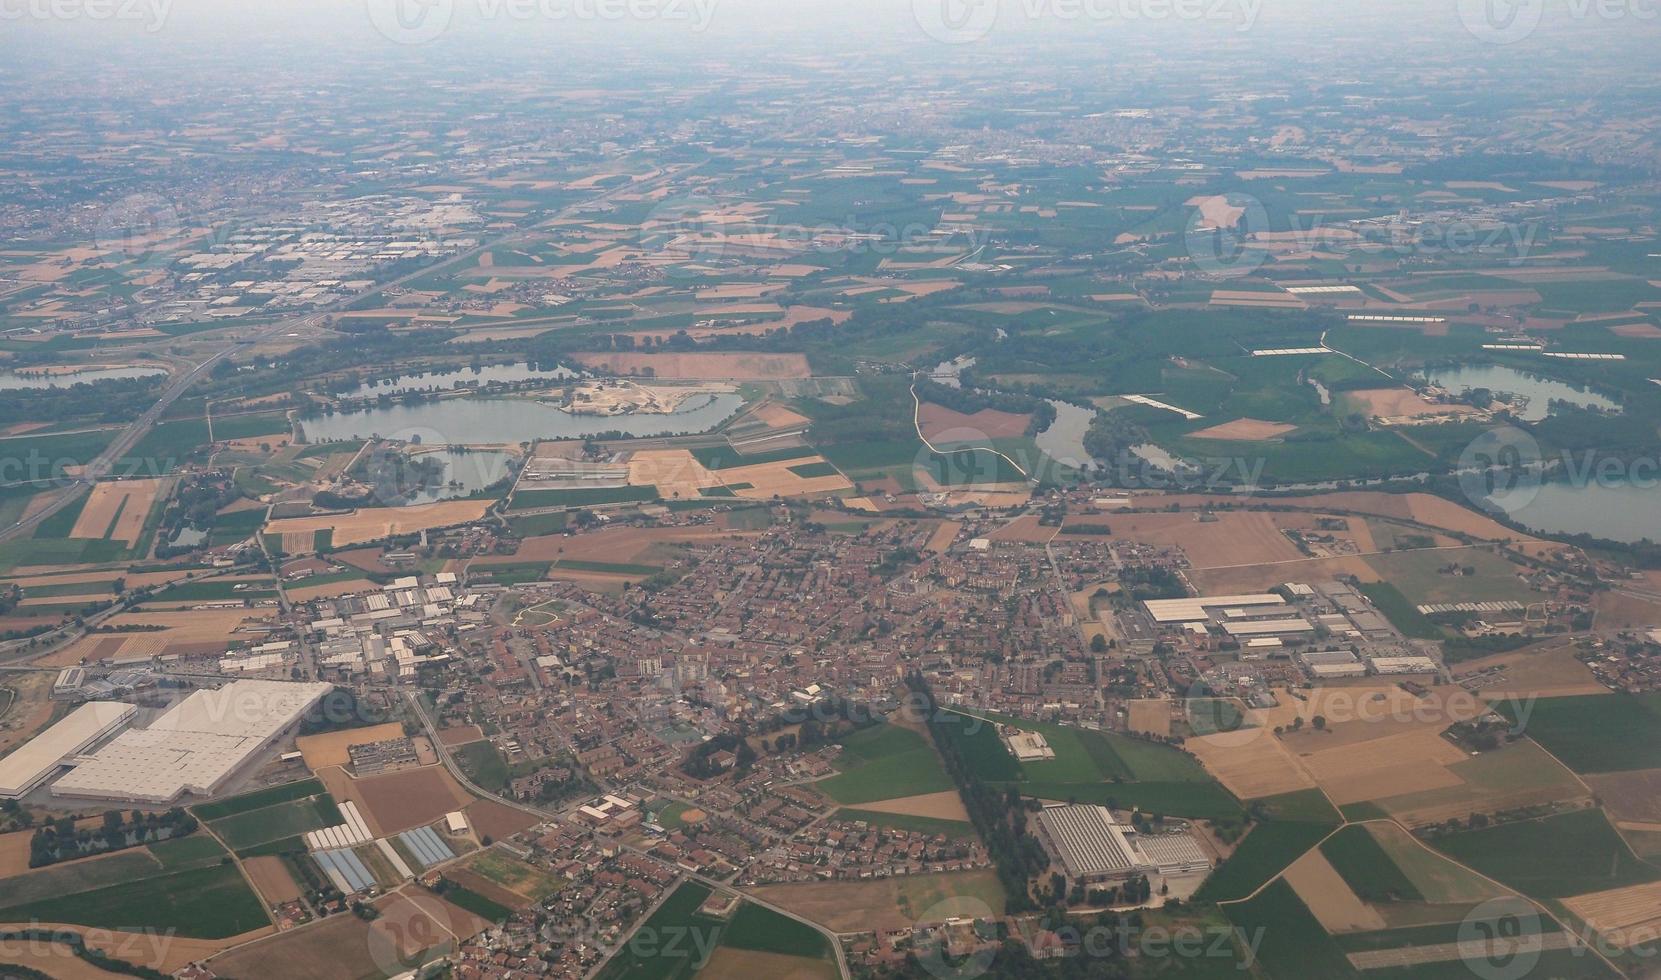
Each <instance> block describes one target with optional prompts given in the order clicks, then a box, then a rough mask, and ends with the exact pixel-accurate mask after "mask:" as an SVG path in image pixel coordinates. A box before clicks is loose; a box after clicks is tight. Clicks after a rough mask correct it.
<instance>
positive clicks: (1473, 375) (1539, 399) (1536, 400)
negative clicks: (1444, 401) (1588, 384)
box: [1425, 364, 1621, 422]
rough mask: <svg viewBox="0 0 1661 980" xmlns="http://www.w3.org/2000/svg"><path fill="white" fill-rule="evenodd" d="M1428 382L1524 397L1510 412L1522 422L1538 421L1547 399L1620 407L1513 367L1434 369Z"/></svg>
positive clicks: (1548, 409)
mask: <svg viewBox="0 0 1661 980" xmlns="http://www.w3.org/2000/svg"><path fill="white" fill-rule="evenodd" d="M1425 375H1426V377H1427V378H1428V379H1429V380H1430V382H1431V383H1432V384H1438V385H1441V386H1442V387H1444V388H1446V389H1448V390H1449V391H1456V392H1459V391H1470V390H1472V389H1473V388H1487V389H1488V390H1489V391H1492V392H1494V393H1495V394H1496V395H1497V394H1499V393H1500V392H1502V391H1503V392H1505V393H1507V394H1512V395H1521V396H1523V397H1524V398H1526V399H1528V404H1527V405H1526V406H1524V407H1521V408H1517V407H1513V410H1512V414H1514V415H1516V416H1517V417H1518V418H1520V419H1522V420H1523V421H1525V422H1538V421H1540V420H1541V419H1544V418H1545V417H1546V416H1547V415H1550V414H1551V402H1552V401H1553V399H1555V400H1557V401H1563V402H1569V403H1571V404H1574V405H1580V406H1582V407H1585V408H1601V409H1615V410H1619V409H1620V407H1621V406H1620V403H1619V402H1615V401H1611V400H1610V399H1608V398H1605V397H1603V396H1602V395H1600V394H1598V393H1596V392H1593V391H1586V390H1584V389H1582V388H1578V387H1576V386H1574V385H1571V384H1568V383H1566V382H1562V381H1553V380H1551V379H1550V378H1542V377H1538V376H1536V375H1533V374H1528V373H1526V372H1523V371H1519V370H1517V369H1516V368H1509V367H1500V366H1499V365H1496V364H1467V365H1465V366H1463V367H1457V368H1438V369H1435V370H1429V371H1426V372H1425Z"/></svg>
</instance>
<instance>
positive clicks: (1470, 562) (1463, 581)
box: [1367, 548, 1539, 606]
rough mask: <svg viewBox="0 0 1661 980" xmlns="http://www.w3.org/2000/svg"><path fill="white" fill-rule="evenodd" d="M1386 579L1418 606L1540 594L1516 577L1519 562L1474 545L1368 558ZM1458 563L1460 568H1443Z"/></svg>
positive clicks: (1521, 598) (1528, 597) (1526, 598)
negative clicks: (1449, 571) (1449, 570)
mask: <svg viewBox="0 0 1661 980" xmlns="http://www.w3.org/2000/svg"><path fill="white" fill-rule="evenodd" d="M1367 561H1368V563H1369V564H1371V565H1372V566H1373V567H1374V568H1377V569H1378V572H1379V574H1380V575H1382V576H1383V577H1384V579H1385V581H1387V582H1389V583H1391V584H1392V585H1394V586H1396V587H1397V588H1398V589H1400V590H1401V592H1402V594H1403V595H1405V596H1406V597H1407V598H1408V601H1410V602H1412V603H1413V604H1414V605H1415V606H1420V605H1428V604H1431V603H1438V602H1500V601H1517V602H1527V601H1529V600H1531V599H1538V598H1539V597H1538V595H1537V594H1536V593H1534V592H1533V591H1532V590H1530V589H1529V588H1528V586H1527V585H1526V584H1525V583H1524V582H1522V581H1521V580H1520V579H1518V578H1517V572H1518V571H1519V569H1518V567H1517V566H1516V565H1513V564H1512V563H1511V562H1509V561H1507V560H1505V559H1504V558H1501V557H1499V556H1498V555H1495V554H1492V553H1490V552H1487V551H1482V550H1479V549H1474V548H1466V549H1463V550H1460V551H1398V552H1396V553H1394V554H1389V555H1375V556H1373V557H1371V558H1368V559H1367ZM1450 566H1457V567H1458V568H1459V569H1460V571H1461V572H1465V571H1470V572H1474V574H1470V575H1466V574H1459V575H1451V574H1447V573H1446V572H1444V571H1443V569H1445V568H1448V567H1450Z"/></svg>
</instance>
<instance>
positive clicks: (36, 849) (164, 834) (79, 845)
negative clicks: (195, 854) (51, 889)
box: [29, 807, 197, 868]
mask: <svg viewBox="0 0 1661 980" xmlns="http://www.w3.org/2000/svg"><path fill="white" fill-rule="evenodd" d="M196 827H197V823H196V818H195V817H193V816H191V815H190V814H189V813H186V812H185V811H184V810H183V809H181V808H179V807H174V808H173V809H171V810H168V811H167V812H166V813H145V812H144V811H142V810H134V811H133V812H132V813H131V814H130V815H124V814H122V813H121V811H119V810H110V811H108V812H107V813H105V814H104V823H103V825H102V826H101V827H99V828H97V829H93V828H91V827H84V828H77V827H76V826H75V821H74V820H73V819H71V818H69V817H60V818H59V819H57V820H54V821H52V822H51V823H49V824H47V825H45V826H43V827H41V828H40V829H38V830H36V831H35V835H34V836H33V837H32V838H30V839H29V867H31V868H44V867H46V866H47V865H50V864H56V863H58V862H59V861H68V860H71V859H73V858H79V857H86V856H87V855H89V854H101V853H105V852H108V851H119V850H123V849H125V848H129V847H137V846H139V845H140V844H150V843H154V842H156V841H162V840H171V839H173V838H177V837H185V836H188V835H190V834H193V833H195V832H196Z"/></svg>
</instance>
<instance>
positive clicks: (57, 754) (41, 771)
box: [0, 701, 138, 799]
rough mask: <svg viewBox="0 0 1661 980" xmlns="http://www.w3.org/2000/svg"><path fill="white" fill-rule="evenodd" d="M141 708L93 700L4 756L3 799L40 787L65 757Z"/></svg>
mask: <svg viewBox="0 0 1661 980" xmlns="http://www.w3.org/2000/svg"><path fill="white" fill-rule="evenodd" d="M137 713H138V709H137V708H135V707H133V706H132V705H130V704H119V703H117V702H114V701H93V702H91V703H89V704H83V705H81V706H80V707H79V708H76V709H75V710H74V711H72V712H70V713H69V715H68V716H67V717H65V718H64V719H63V720H62V721H60V722H58V723H57V724H56V725H53V726H52V727H51V728H48V729H47V730H46V731H44V732H41V733H40V734H39V735H36V736H35V737H34V738H32V739H30V740H29V741H28V742H27V743H25V744H24V745H23V746H22V747H20V748H18V749H17V751H15V752H13V753H12V754H11V755H8V756H6V757H5V758H4V759H0V798H6V799H17V798H18V797H20V796H25V795H27V794H28V793H29V791H30V790H32V789H34V788H35V787H36V786H39V785H40V783H41V781H42V780H44V779H45V778H46V777H47V776H50V775H51V774H52V771H53V770H54V769H56V768H58V766H60V765H62V764H63V762H64V760H66V759H68V758H70V757H71V756H74V755H77V754H78V753H80V752H83V751H85V750H86V749H87V747H88V746H90V745H92V743H94V742H96V741H98V740H99V739H100V738H103V737H104V736H106V735H108V734H109V733H111V732H113V731H115V730H116V729H117V728H120V727H121V726H122V725H125V724H127V723H128V722H129V721H131V720H132V717H133V715H135V714H137Z"/></svg>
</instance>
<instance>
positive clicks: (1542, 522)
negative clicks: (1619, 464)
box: [1488, 481, 1661, 544]
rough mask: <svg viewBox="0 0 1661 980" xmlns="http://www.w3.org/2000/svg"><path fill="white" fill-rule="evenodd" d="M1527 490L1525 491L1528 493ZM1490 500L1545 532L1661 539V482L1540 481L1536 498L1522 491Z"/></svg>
mask: <svg viewBox="0 0 1661 980" xmlns="http://www.w3.org/2000/svg"><path fill="white" fill-rule="evenodd" d="M1526 496H1527V494H1526V491H1525V492H1523V493H1522V494H1521V497H1523V498H1526ZM1488 500H1489V502H1490V503H1493V504H1496V505H1498V506H1499V507H1501V508H1503V509H1504V510H1505V512H1506V513H1507V514H1509V515H1511V519H1512V520H1514V521H1516V522H1517V523H1519V524H1521V525H1523V526H1524V527H1526V528H1528V529H1530V530H1532V531H1537V532H1539V533H1541V534H1565V535H1568V534H1590V535H1592V536H1593V537H1598V538H1605V539H1607V540H1610V541H1623V542H1626V543H1629V544H1630V543H1632V542H1635V541H1641V540H1643V539H1644V538H1649V539H1650V540H1652V541H1657V540H1661V486H1657V485H1656V484H1655V483H1654V482H1653V481H1644V482H1640V483H1609V484H1606V483H1598V482H1593V483H1588V484H1586V485H1584V486H1582V485H1579V484H1574V483H1565V482H1554V483H1547V484H1545V485H1543V486H1541V487H1540V491H1539V493H1538V494H1536V495H1535V496H1534V498H1533V499H1532V500H1527V499H1519V494H1518V493H1517V492H1513V493H1511V494H1495V495H1493V496H1491V497H1489V498H1488Z"/></svg>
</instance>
